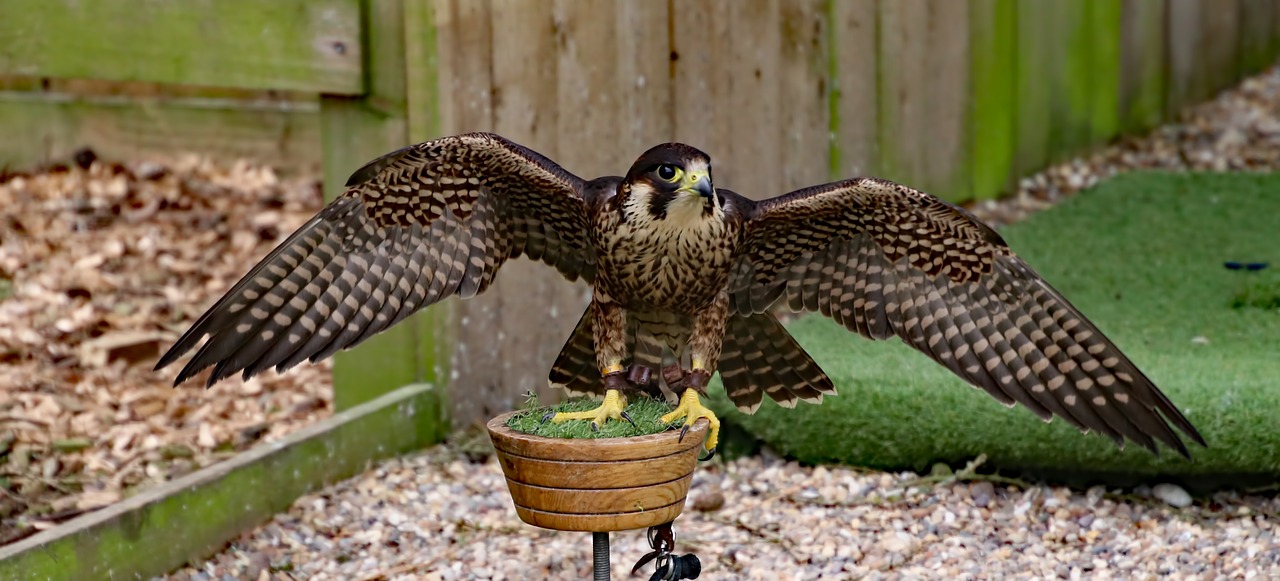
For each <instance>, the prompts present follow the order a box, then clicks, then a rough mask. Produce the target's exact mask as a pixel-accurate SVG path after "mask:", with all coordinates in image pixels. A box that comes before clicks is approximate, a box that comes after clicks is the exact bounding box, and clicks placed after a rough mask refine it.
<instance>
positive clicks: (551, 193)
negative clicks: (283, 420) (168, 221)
mask: <svg viewBox="0 0 1280 581" xmlns="http://www.w3.org/2000/svg"><path fill="white" fill-rule="evenodd" d="M583 188H584V182H583V180H581V179H579V178H578V177H576V176H574V175H572V174H570V173H569V172H567V171H565V170H564V169H562V168H560V167H559V166H557V165H556V164H555V163H554V162H552V161H550V160H548V159H546V158H545V157H543V156H541V155H538V154H537V153H535V152H533V151H530V150H528V149H525V148H524V147H521V146H519V145H517V144H515V143H512V142H510V141H507V140H506V139H503V138H502V137H499V136H497V135H492V134H484V133H472V134H465V135H458V136H454V137H446V138H443V139H437V140H434V141H428V142H425V143H420V144H418V145H414V146H410V147H406V148H404V149H401V150H399V151H396V152H393V153H390V154H387V155H385V156H383V157H380V158H378V159H376V160H374V161H372V162H370V163H368V164H366V165H365V166H364V167H362V168H360V169H359V170H357V171H356V172H355V173H354V174H353V175H352V176H351V178H350V180H348V182H347V191H346V192H345V193H343V194H342V195H341V196H340V197H339V198H338V199H336V200H334V201H333V202H332V203H330V204H329V205H328V206H327V207H325V208H324V209H323V210H322V211H321V212H320V213H319V214H318V215H316V216H315V217H314V218H312V219H311V220H310V221H308V222H307V223H306V224H305V225H303V226H302V227H301V228H300V229H298V231H297V232H294V233H293V235H292V236H290V237H289V238H288V240H285V242H284V243H283V244H281V245H280V246H278V247H277V248H276V249H275V250H274V251H272V252H271V254H269V255H268V256H267V257H266V258H264V259H263V260H262V261H261V262H259V263H258V265H257V266H255V267H254V268H253V270H251V271H249V273H248V274H247V275H245V276H244V278H242V279H240V282H239V283H237V284H236V285H235V287H233V288H232V289H231V290H230V291H228V292H227V294H226V295H225V296H223V297H222V298H221V299H220V300H219V301H218V302H217V303H216V304H215V305H214V306H213V307H211V308H210V309H209V310H208V311H207V312H206V313H205V314H204V315H203V316H201V317H200V319H199V320H198V321H196V323H195V325H193V326H192V327H191V329H189V330H188V331H187V332H186V333H185V334H183V336H182V337H181V338H180V339H178V342H177V343H175V344H174V346H173V347H172V348H170V349H169V351H168V352H167V353H165V355H164V357H162V358H160V361H159V363H158V364H157V365H156V368H157V369H159V368H161V367H164V366H166V365H169V364H170V363H173V362H174V361H175V360H176V359H178V358H179V357H181V356H182V354H183V353H186V352H187V351H189V350H190V349H192V348H193V347H195V346H196V345H197V344H198V343H199V342H200V340H201V339H203V338H204V337H205V336H206V335H207V336H209V340H208V341H207V342H206V343H204V346H203V347H201V348H200V350H199V351H198V352H197V353H196V355H195V356H194V357H193V358H192V359H191V361H190V362H188V363H187V365H186V367H184V368H183V369H182V371H181V372H180V373H178V377H177V379H176V380H175V381H174V384H175V385H176V384H178V383H181V382H183V381H185V380H186V379H188V378H190V377H191V376H193V375H195V374H196V373H198V372H200V371H201V370H203V369H204V368H206V367H209V366H210V365H216V367H215V368H214V370H213V373H212V374H211V375H210V376H209V380H208V384H209V385H212V384H213V383H214V382H216V381H218V380H220V379H222V378H224V377H227V376H230V375H232V374H234V373H236V372H237V371H241V370H243V373H244V377H245V378H248V377H250V376H252V375H254V374H256V373H258V372H259V371H262V370H264V369H266V368H268V367H273V366H274V367H275V368H276V370H277V371H283V370H285V369H288V368H289V367H292V366H294V365H296V364H298V363H299V362H301V361H302V360H304V359H310V360H311V361H316V360H319V359H322V358H325V357H328V356H329V355H331V354H333V353H334V352H336V351H338V350H340V349H345V348H348V347H352V346H354V345H356V344H357V343H360V342H361V341H363V340H364V339H366V338H368V337H370V336H372V335H374V334H376V333H378V332H379V331H382V330H383V329H386V328H387V327H389V326H391V325H394V324H395V323H397V322H399V321H400V320H401V319H404V318H405V317H407V316H409V315H410V314H412V313H413V312H414V311H417V310H418V309H421V308H423V307H426V306H428V305H431V304H433V303H436V302H438V301H440V300H442V299H444V298H446V297H448V296H451V295H454V294H457V295H460V296H462V297H463V298H467V297H471V296H473V295H475V294H477V293H480V292H482V291H484V290H485V289H486V288H487V287H488V286H489V284H490V283H491V282H492V281H493V278H494V275H495V274H497V272H498V268H499V267H501V266H502V264H503V263H504V262H505V261H506V260H507V259H510V258H515V257H517V256H520V255H521V254H524V255H527V256H529V257H530V258H532V259H538V260H542V261H543V262H545V263H547V264H549V265H551V266H554V267H555V268H556V269H557V270H559V271H560V272H561V273H562V274H564V276H565V277H566V278H568V279H570V280H575V279H577V278H579V277H582V278H585V279H587V280H591V279H592V278H593V276H594V274H595V253H594V250H593V249H592V248H591V245H590V241H589V240H588V239H587V237H586V236H587V226H588V224H589V220H588V218H587V214H586V211H585V206H584V200H583V197H582V196H583Z"/></svg>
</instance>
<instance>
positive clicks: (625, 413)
mask: <svg viewBox="0 0 1280 581" xmlns="http://www.w3.org/2000/svg"><path fill="white" fill-rule="evenodd" d="M618 415H620V416H622V419H624V420H627V422H628V423H630V424H631V427H633V428H635V429H637V430H638V429H640V426H637V425H636V422H635V420H632V419H631V414H629V413H627V412H626V410H623V411H622V412H621V413H619V414H618Z"/></svg>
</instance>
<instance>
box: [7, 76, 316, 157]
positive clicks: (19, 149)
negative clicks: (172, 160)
mask: <svg viewBox="0 0 1280 581" xmlns="http://www.w3.org/2000/svg"><path fill="white" fill-rule="evenodd" d="M318 117H319V106H318V104H317V103H316V101H315V100H294V99H288V100H280V99H271V98H266V97H264V98H262V99H259V100H254V101H244V100H238V99H183V98H170V97H156V98H147V99H140V98H134V97H129V96H105V97H104V96H82V95H77V94H68V93H62V92H0V135H9V136H17V135H20V136H22V138H21V139H4V140H0V167H11V168H24V167H32V166H37V165H43V164H45V163H48V162H51V161H54V160H66V159H68V158H69V157H70V156H71V154H72V153H73V152H75V150H77V149H79V148H81V147H90V148H92V149H93V150H94V151H95V152H97V153H98V154H99V155H100V156H102V157H104V158H107V159H117V160H126V159H140V158H146V157H151V156H167V155H172V154H173V153H174V152H179V151H193V152H200V153H203V154H205V155H210V156H213V157H218V158H223V159H236V158H248V159H252V160H253V161H254V162H257V163H264V164H269V165H272V166H274V167H277V168H281V169H282V170H284V171H287V172H298V173H314V172H318V171H319V170H320V165H321V153H320V146H319V144H320V132H319V119H318Z"/></svg>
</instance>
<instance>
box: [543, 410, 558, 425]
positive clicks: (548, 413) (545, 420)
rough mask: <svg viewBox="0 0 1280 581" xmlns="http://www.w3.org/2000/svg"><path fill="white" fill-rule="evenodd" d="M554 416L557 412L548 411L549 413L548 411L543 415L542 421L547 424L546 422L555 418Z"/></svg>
mask: <svg viewBox="0 0 1280 581" xmlns="http://www.w3.org/2000/svg"><path fill="white" fill-rule="evenodd" d="M554 417H556V413H555V412H547V413H546V415H544V416H542V423H544V424H545V423H547V422H549V421H551V418H554Z"/></svg>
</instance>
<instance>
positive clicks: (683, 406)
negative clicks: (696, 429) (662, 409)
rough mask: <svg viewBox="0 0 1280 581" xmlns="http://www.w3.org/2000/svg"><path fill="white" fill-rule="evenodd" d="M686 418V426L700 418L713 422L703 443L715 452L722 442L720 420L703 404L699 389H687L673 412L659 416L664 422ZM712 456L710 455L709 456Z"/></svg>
mask: <svg viewBox="0 0 1280 581" xmlns="http://www.w3.org/2000/svg"><path fill="white" fill-rule="evenodd" d="M681 417H683V418H685V420H684V426H685V428H688V427H690V426H692V425H693V423H694V422H696V421H698V418H707V423H709V424H711V429H710V430H707V441H706V443H704V444H703V447H705V448H706V449H707V450H708V451H711V452H714V451H715V449H716V445H717V444H719V443H720V420H719V419H718V418H716V415H715V414H714V413H712V412H711V410H709V409H707V408H706V407H705V406H703V405H702V401H701V400H699V399H698V390H696V389H686V390H684V395H682V396H680V405H678V406H676V409H674V410H671V413H669V414H667V415H665V416H662V417H661V418H659V421H661V422H662V423H664V424H669V423H671V422H672V421H674V420H675V419H676V418H681ZM709 457H710V456H708V458H709Z"/></svg>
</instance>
